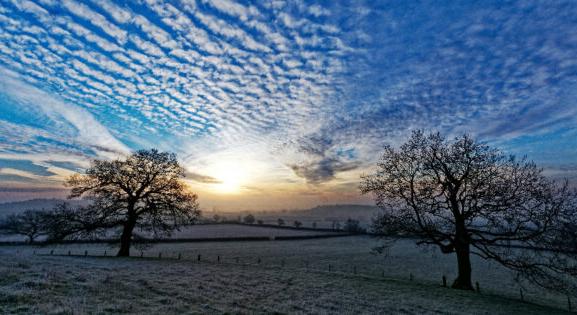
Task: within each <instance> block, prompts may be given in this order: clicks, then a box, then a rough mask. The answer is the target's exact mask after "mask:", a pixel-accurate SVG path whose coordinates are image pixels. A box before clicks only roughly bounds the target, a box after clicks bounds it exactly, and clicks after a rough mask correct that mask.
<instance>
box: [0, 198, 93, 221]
mask: <svg viewBox="0 0 577 315" xmlns="http://www.w3.org/2000/svg"><path fill="white" fill-rule="evenodd" d="M62 202H66V203H69V204H70V205H72V206H83V205H87V204H88V202H89V201H87V200H63V199H31V200H26V201H16V202H6V203H0V217H3V216H6V215H10V214H12V213H20V212H23V211H25V210H28V209H33V210H42V209H52V208H54V206H56V205H57V204H59V203H62Z"/></svg>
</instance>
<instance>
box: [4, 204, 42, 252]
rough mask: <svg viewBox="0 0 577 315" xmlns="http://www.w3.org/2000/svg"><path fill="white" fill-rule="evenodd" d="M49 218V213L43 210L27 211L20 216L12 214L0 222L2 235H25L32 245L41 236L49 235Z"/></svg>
mask: <svg viewBox="0 0 577 315" xmlns="http://www.w3.org/2000/svg"><path fill="white" fill-rule="evenodd" d="M47 218H48V212H47V211H43V210H26V211H24V212H23V213H20V214H11V215H9V216H8V217H6V218H4V219H3V220H2V221H0V234H4V235H14V234H19V235H24V236H26V237H27V238H28V242H29V243H30V244H32V243H34V242H35V241H36V239H37V238H38V237H39V236H42V235H47V234H48V231H47V230H46V220H47Z"/></svg>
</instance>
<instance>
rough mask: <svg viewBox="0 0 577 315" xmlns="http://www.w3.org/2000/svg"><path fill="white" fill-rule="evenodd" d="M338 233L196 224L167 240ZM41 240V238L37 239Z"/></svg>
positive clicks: (4, 238) (3, 238)
mask: <svg viewBox="0 0 577 315" xmlns="http://www.w3.org/2000/svg"><path fill="white" fill-rule="evenodd" d="M134 233H135V234H138V235H140V236H143V237H151V234H150V233H147V232H142V231H139V230H135V231H134ZM117 234H118V233H113V232H111V233H109V234H108V235H107V236H106V238H115V237H118V236H115V235H117ZM335 234H339V233H338V232H333V231H322V230H305V229H293V228H275V227H267V226H257V225H256V224H255V225H245V224H198V225H192V226H187V227H183V228H182V229H181V230H180V231H174V232H173V233H172V235H171V236H170V237H165V238H169V239H174V240H178V239H230V238H275V237H307V236H318V235H335ZM38 239H39V240H42V239H43V238H42V237H40V238H38ZM24 241H26V238H25V237H24V236H21V235H0V242H24Z"/></svg>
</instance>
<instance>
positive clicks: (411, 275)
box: [409, 273, 413, 281]
mask: <svg viewBox="0 0 577 315" xmlns="http://www.w3.org/2000/svg"><path fill="white" fill-rule="evenodd" d="M409 280H410V281H413V273H410V274H409Z"/></svg>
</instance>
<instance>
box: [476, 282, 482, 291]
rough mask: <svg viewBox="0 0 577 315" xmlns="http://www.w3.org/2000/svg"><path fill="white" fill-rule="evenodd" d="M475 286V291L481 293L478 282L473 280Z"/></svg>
mask: <svg viewBox="0 0 577 315" xmlns="http://www.w3.org/2000/svg"><path fill="white" fill-rule="evenodd" d="M475 287H476V288H477V293H481V288H480V287H479V282H478V281H477V282H475Z"/></svg>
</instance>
